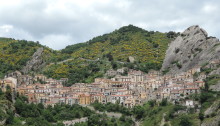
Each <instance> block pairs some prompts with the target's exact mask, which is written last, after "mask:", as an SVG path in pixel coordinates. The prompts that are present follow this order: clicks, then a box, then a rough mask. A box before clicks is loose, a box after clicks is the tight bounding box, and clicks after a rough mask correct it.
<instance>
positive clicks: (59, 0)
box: [0, 0, 220, 49]
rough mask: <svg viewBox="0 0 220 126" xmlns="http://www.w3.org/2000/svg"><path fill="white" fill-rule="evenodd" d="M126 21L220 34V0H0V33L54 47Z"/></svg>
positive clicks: (157, 28) (165, 29)
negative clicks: (198, 28)
mask: <svg viewBox="0 0 220 126" xmlns="http://www.w3.org/2000/svg"><path fill="white" fill-rule="evenodd" d="M129 24H133V25H136V26H138V27H141V28H144V29H146V30H154V31H161V32H168V31H183V30H184V29H186V28H187V27H189V26H191V25H196V24H198V25H200V27H202V28H204V29H205V30H206V31H207V32H208V33H209V35H211V36H216V37H218V38H220V34H219V32H220V1H219V0H0V37H11V38H15V39H25V40H33V41H39V42H40V43H41V44H43V45H47V46H49V47H50V48H53V49H62V48H64V47H65V46H67V45H72V44H75V43H79V42H85V41H87V40H89V39H91V38H93V37H95V36H97V35H102V34H105V33H109V32H112V31H114V30H115V29H118V28H120V27H122V26H125V25H129Z"/></svg>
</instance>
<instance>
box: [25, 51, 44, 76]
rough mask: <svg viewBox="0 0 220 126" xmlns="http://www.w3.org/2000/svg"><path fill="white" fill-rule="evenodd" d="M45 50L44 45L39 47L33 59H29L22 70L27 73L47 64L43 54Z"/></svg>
mask: <svg viewBox="0 0 220 126" xmlns="http://www.w3.org/2000/svg"><path fill="white" fill-rule="evenodd" d="M43 52H44V48H43V47H42V48H38V49H37V51H36V52H35V53H34V54H33V56H32V58H31V60H29V61H28V62H27V64H26V66H25V67H24V68H23V69H22V72H23V73H24V74H26V73H28V72H29V71H32V70H38V69H40V68H42V67H43V66H44V65H45V62H44V60H43V56H42V55H43Z"/></svg>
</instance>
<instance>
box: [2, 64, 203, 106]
mask: <svg viewBox="0 0 220 126" xmlns="http://www.w3.org/2000/svg"><path fill="white" fill-rule="evenodd" d="M124 72H125V68H122V69H118V70H117V71H115V70H109V71H107V73H106V74H108V75H109V76H110V75H115V76H114V77H112V78H110V79H105V78H96V79H95V82H94V83H89V84H88V83H76V84H73V85H72V86H71V87H65V86H63V84H64V83H66V82H67V81H68V79H67V78H62V79H60V80H54V79H51V78H49V79H48V78H47V77H45V76H44V75H36V76H34V77H32V76H29V75H22V74H21V73H20V72H18V71H16V72H13V73H11V74H8V75H7V76H6V77H5V79H3V80H1V81H0V85H1V88H2V90H3V91H6V88H7V87H8V86H10V87H11V88H12V89H13V90H14V92H17V93H19V94H20V95H25V96H27V97H28V100H29V102H30V103H43V104H44V105H46V106H47V105H52V106H53V105H55V104H56V103H65V104H70V105H72V104H81V105H87V104H90V103H93V102H95V101H98V102H100V103H103V104H105V103H108V102H111V103H120V104H121V105H123V106H125V107H128V108H132V107H133V106H135V105H138V104H142V103H144V102H146V101H148V100H157V101H160V100H162V99H163V98H166V99H168V100H169V101H171V102H173V103H176V102H181V99H183V98H185V97H187V96H188V95H190V94H193V93H199V92H200V88H202V87H204V85H205V83H204V81H203V80H204V79H205V78H206V75H205V73H202V72H201V67H200V66H197V67H195V68H192V69H190V70H188V71H186V72H183V73H180V74H166V75H161V73H160V72H158V71H154V70H151V71H150V72H148V73H147V74H144V73H143V72H141V71H136V70H131V69H130V70H128V72H127V75H126V76H122V75H121V74H120V73H124ZM197 73H200V74H198V75H197V77H196V79H195V74H197ZM184 104H185V105H188V106H194V104H195V102H194V101H192V100H190V99H188V100H186V101H184Z"/></svg>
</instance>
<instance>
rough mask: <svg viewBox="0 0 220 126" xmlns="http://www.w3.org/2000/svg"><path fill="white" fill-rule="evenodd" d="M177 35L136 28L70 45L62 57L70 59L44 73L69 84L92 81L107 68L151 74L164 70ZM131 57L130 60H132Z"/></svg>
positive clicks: (123, 28)
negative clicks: (170, 43)
mask: <svg viewBox="0 0 220 126" xmlns="http://www.w3.org/2000/svg"><path fill="white" fill-rule="evenodd" d="M176 35H177V34H176V33H174V32H169V33H161V32H154V31H146V30H144V29H141V28H138V27H136V26H133V25H129V26H125V27H122V28H120V29H118V30H115V31H113V32H111V33H109V34H104V35H102V36H98V37H95V38H93V39H91V40H89V41H88V42H86V43H79V44H76V45H71V46H67V47H66V48H65V49H63V50H61V53H62V55H66V56H68V55H69V58H70V59H71V60H68V61H67V62H63V63H55V64H51V65H48V66H47V67H46V68H45V69H44V72H43V73H44V74H46V75H47V76H49V77H53V78H57V79H59V78H62V77H67V78H69V80H70V83H75V82H92V81H93V79H94V78H95V77H102V76H103V74H104V73H105V72H106V71H107V70H108V69H111V68H113V69H117V68H120V67H123V66H124V67H129V68H133V69H139V70H142V71H144V72H148V70H149V69H156V70H159V69H160V68H161V65H162V62H163V59H164V57H165V52H166V49H167V47H168V43H169V42H170V41H171V39H172V38H174V37H175V36H176ZM129 57H130V58H129Z"/></svg>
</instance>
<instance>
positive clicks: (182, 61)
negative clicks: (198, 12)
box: [162, 25, 220, 73]
mask: <svg viewBox="0 0 220 126" xmlns="http://www.w3.org/2000/svg"><path fill="white" fill-rule="evenodd" d="M216 59H218V60H219V59H220V42H219V40H218V39H217V38H215V37H209V36H208V34H207V32H206V31H205V30H203V29H202V28H200V27H199V26H198V25H195V26H191V27H189V28H187V29H186V30H185V31H184V32H182V33H181V34H180V36H178V37H177V38H176V39H175V40H174V41H172V42H171V43H170V45H169V47H168V49H167V51H166V56H165V59H164V62H163V65H162V70H168V71H169V73H179V72H183V71H187V70H188V69H191V68H193V67H195V66H197V65H202V64H205V63H206V64H207V63H209V62H210V61H213V60H216Z"/></svg>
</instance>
